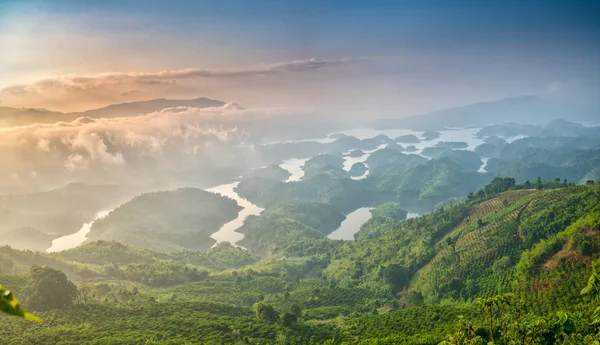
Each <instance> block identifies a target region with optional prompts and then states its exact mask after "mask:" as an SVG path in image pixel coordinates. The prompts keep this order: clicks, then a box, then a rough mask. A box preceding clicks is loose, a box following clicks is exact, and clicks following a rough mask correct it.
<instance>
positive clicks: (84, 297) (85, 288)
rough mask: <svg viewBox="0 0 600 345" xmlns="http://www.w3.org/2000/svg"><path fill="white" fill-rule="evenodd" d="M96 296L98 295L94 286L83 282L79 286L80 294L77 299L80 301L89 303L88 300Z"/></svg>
mask: <svg viewBox="0 0 600 345" xmlns="http://www.w3.org/2000/svg"><path fill="white" fill-rule="evenodd" d="M94 297H96V296H95V294H94V291H93V289H92V287H91V286H90V285H89V284H82V285H81V286H80V287H79V294H78V295H77V299H78V300H79V302H81V303H83V304H87V303H88V302H91V301H92V300H93V299H94Z"/></svg>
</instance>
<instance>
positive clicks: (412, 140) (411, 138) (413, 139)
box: [395, 134, 421, 144]
mask: <svg viewBox="0 0 600 345" xmlns="http://www.w3.org/2000/svg"><path fill="white" fill-rule="evenodd" d="M395 140H396V142H397V143H403V144H418V143H420V142H421V140H420V139H419V138H417V136H416V135H414V134H407V135H401V136H399V137H397V138H396V139H395Z"/></svg>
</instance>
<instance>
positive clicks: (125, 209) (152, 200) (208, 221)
mask: <svg viewBox="0 0 600 345" xmlns="http://www.w3.org/2000/svg"><path fill="white" fill-rule="evenodd" d="M240 209H241V207H240V206H238V204H237V202H236V201H234V200H232V199H229V198H226V197H223V196H221V195H218V194H213V193H210V192H206V191H203V190H200V189H194V188H182V189H178V190H175V191H167V192H157V193H148V194H142V195H140V196H138V197H136V198H134V199H132V200H131V201H129V202H127V203H125V204H123V205H121V206H119V207H118V208H116V209H115V210H113V211H112V212H110V214H109V215H108V216H106V217H105V218H102V219H99V220H97V221H95V222H94V224H93V225H92V229H91V231H90V233H89V235H88V240H90V241H93V240H115V241H120V242H123V243H127V244H132V245H135V246H138V247H145V248H153V249H161V250H170V251H175V250H183V249H208V248H210V247H211V246H212V245H213V244H214V243H215V240H213V239H212V238H210V235H211V234H212V233H214V232H216V231H217V230H219V228H220V227H221V226H222V225H223V224H225V223H227V222H228V221H230V220H232V219H234V218H235V217H236V216H237V214H238V212H239V211H240Z"/></svg>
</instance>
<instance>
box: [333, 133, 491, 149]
mask: <svg viewBox="0 0 600 345" xmlns="http://www.w3.org/2000/svg"><path fill="white" fill-rule="evenodd" d="M478 131H479V128H456V129H447V130H444V131H439V133H440V137H439V138H437V139H434V140H429V141H421V142H420V143H416V144H410V145H414V146H415V147H416V148H417V150H418V151H416V152H415V153H420V152H421V151H422V150H423V149H424V148H426V147H431V146H435V145H437V143H439V142H441V141H463V142H466V143H467V145H468V146H467V148H466V150H470V151H472V150H473V149H475V147H477V146H479V145H481V144H483V142H484V141H483V139H481V138H477V137H476V136H475V135H476V134H477V132H478ZM341 133H343V134H346V135H350V136H354V137H357V138H358V139H369V138H373V137H376V136H378V135H380V134H383V135H386V136H388V137H389V138H391V139H395V138H397V137H399V136H401V135H407V134H414V135H416V136H417V137H419V138H422V134H423V132H420V131H413V130H410V129H374V128H354V129H350V130H347V131H343V132H341Z"/></svg>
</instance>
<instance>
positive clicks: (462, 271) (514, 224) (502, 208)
mask: <svg viewBox="0 0 600 345" xmlns="http://www.w3.org/2000/svg"><path fill="white" fill-rule="evenodd" d="M574 192H576V190H575V189H573V190H569V189H560V190H545V191H535V190H515V191H508V192H506V193H504V194H502V195H501V196H499V197H497V198H494V199H491V200H488V201H486V202H483V203H481V204H479V205H477V206H476V207H474V208H473V210H472V211H471V213H470V215H469V216H468V217H467V218H465V221H463V222H462V223H461V224H460V225H459V226H457V227H456V228H455V229H453V230H452V231H451V232H450V233H449V234H448V235H446V236H445V237H444V238H443V239H442V240H441V241H439V242H438V243H437V245H436V248H437V254H436V255H435V257H434V258H433V259H432V260H431V261H430V262H429V263H428V264H427V265H425V266H424V267H422V268H421V269H420V270H419V271H418V272H417V274H416V275H415V277H414V278H413V280H412V283H411V287H412V288H415V289H417V290H419V291H421V292H423V293H424V294H426V295H432V294H433V295H435V294H436V293H440V292H448V291H452V290H453V291H456V293H457V295H459V294H462V295H463V297H469V296H470V295H474V294H478V295H485V296H491V295H494V294H497V293H501V292H503V290H504V289H505V287H506V284H505V283H503V282H506V281H509V280H510V279H512V275H513V273H514V269H513V267H512V266H513V265H515V264H516V262H518V260H519V257H520V255H521V254H522V252H523V251H524V250H525V249H527V245H526V244H525V243H524V242H523V240H522V238H521V236H520V235H519V225H520V224H521V222H522V221H524V220H526V219H527V218H528V217H530V216H532V215H535V214H537V213H538V212H539V211H540V210H542V209H544V208H547V207H548V206H549V205H551V204H553V203H556V202H558V201H560V200H563V199H565V198H568V197H569V195H571V194H572V193H574ZM479 219H481V220H482V224H481V226H480V225H479V224H478V222H477V220H479ZM449 239H450V240H449Z"/></svg>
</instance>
